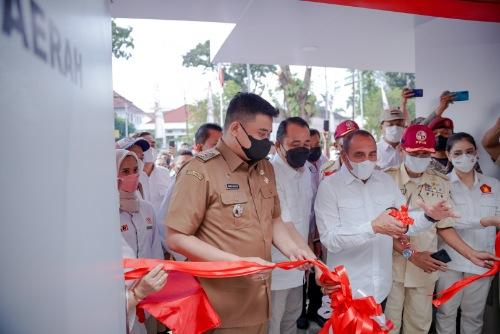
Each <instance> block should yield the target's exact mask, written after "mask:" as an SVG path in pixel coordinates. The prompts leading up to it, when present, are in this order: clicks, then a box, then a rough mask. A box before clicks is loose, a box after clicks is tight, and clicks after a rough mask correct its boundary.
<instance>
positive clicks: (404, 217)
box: [389, 205, 414, 226]
mask: <svg viewBox="0 0 500 334" xmlns="http://www.w3.org/2000/svg"><path fill="white" fill-rule="evenodd" d="M389 216H392V217H394V218H396V219H397V220H399V221H400V222H401V223H403V225H406V226H409V225H412V224H413V223H414V220H413V218H411V217H410V216H409V215H408V207H407V206H406V205H401V209H400V210H398V209H391V211H390V212H389Z"/></svg>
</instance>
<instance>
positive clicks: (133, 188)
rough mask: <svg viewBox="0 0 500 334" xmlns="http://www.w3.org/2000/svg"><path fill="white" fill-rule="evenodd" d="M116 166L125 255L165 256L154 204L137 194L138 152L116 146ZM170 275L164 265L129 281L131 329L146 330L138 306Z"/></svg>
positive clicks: (131, 331) (144, 331)
mask: <svg viewBox="0 0 500 334" xmlns="http://www.w3.org/2000/svg"><path fill="white" fill-rule="evenodd" d="M116 167H117V176H118V178H117V185H118V191H119V194H120V231H121V234H122V237H123V238H122V240H123V242H122V253H123V257H124V258H158V259H163V250H162V248H161V243H160V238H159V235H158V229H157V228H156V226H155V215H154V210H153V207H152V206H151V204H149V203H148V202H146V201H144V200H142V199H141V198H140V197H139V196H138V194H137V189H138V186H139V174H138V159H137V156H136V155H135V154H134V153H133V152H130V151H127V150H121V149H117V150H116ZM167 276H168V274H167V273H166V272H165V271H164V270H162V268H161V266H157V267H156V268H154V269H153V270H151V272H149V273H148V274H147V275H146V276H144V277H143V278H142V279H141V280H139V281H137V282H127V289H126V296H127V329H128V330H127V332H128V333H134V334H139V333H146V328H145V326H144V324H141V323H139V322H138V321H136V318H135V307H136V306H137V304H138V303H139V302H140V301H141V300H142V299H144V298H145V297H146V296H148V295H149V294H151V293H153V292H156V291H159V290H160V289H161V288H163V286H164V285H165V283H166V282H167Z"/></svg>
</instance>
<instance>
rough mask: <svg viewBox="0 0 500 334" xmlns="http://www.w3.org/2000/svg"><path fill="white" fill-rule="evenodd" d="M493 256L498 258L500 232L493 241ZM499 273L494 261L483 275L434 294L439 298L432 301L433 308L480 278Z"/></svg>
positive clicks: (499, 263) (466, 279)
mask: <svg viewBox="0 0 500 334" xmlns="http://www.w3.org/2000/svg"><path fill="white" fill-rule="evenodd" d="M495 256H496V257H500V232H498V233H497V236H496V239H495ZM499 271H500V261H495V263H493V267H492V268H491V269H490V270H488V271H487V272H485V273H484V274H481V275H475V276H470V277H467V278H464V279H463V280H460V281H458V282H455V283H454V284H453V285H451V286H450V287H449V288H447V289H444V290H443V291H440V292H438V293H437V294H436V296H440V297H439V298H436V299H434V300H433V301H432V304H434V306H436V307H439V306H441V305H443V304H444V303H446V302H447V301H448V300H450V299H451V298H453V296H454V295H455V294H456V293H457V292H459V291H460V290H462V289H463V288H465V287H466V286H467V285H469V284H471V283H473V282H475V281H477V280H480V279H482V278H485V277H490V276H494V275H495V274H496V273H498V272H499Z"/></svg>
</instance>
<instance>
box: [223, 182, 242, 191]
mask: <svg viewBox="0 0 500 334" xmlns="http://www.w3.org/2000/svg"><path fill="white" fill-rule="evenodd" d="M226 189H227V190H238V189H240V185H239V184H237V183H227V184H226Z"/></svg>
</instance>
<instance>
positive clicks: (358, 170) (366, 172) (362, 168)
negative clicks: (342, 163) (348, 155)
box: [349, 160, 375, 181]
mask: <svg viewBox="0 0 500 334" xmlns="http://www.w3.org/2000/svg"><path fill="white" fill-rule="evenodd" d="M349 162H350V163H351V167H352V170H351V173H352V174H353V175H354V176H355V177H357V178H358V179H360V180H362V181H365V180H368V178H369V177H370V176H371V175H372V173H373V170H374V169H375V162H373V161H371V160H365V161H363V162H352V161H351V160H349Z"/></svg>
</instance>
